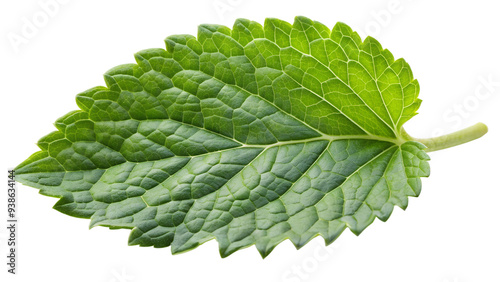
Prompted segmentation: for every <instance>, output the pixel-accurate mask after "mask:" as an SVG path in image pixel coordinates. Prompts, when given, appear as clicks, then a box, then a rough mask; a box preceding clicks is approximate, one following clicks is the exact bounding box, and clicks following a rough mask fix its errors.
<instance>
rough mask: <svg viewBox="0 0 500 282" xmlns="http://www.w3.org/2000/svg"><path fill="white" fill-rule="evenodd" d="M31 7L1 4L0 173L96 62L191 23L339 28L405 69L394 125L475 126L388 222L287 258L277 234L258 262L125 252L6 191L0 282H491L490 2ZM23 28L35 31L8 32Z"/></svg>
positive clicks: (208, 250) (42, 204) (26, 191)
mask: <svg viewBox="0 0 500 282" xmlns="http://www.w3.org/2000/svg"><path fill="white" fill-rule="evenodd" d="M46 2H50V1H49V0H41V1H40V2H39V1H33V0H24V1H2V3H1V4H0V22H1V24H0V35H1V37H0V45H1V54H0V56H1V58H0V59H1V60H0V62H1V63H0V66H1V67H0V80H1V92H2V93H1V97H2V98H1V103H0V105H1V107H2V110H1V111H0V114H1V119H0V120H1V122H2V127H1V130H2V138H1V140H2V141H1V142H2V144H1V146H0V148H1V150H2V155H1V162H2V164H1V166H0V168H1V169H2V170H4V172H3V173H4V174H6V170H7V168H8V167H12V166H15V165H17V164H18V163H20V162H21V161H23V160H24V159H25V158H27V157H28V156H29V155H30V154H31V153H33V152H35V151H36V150H37V147H36V145H35V142H36V141H37V140H38V139H39V138H40V137H42V136H43V135H45V134H47V133H49V132H51V131H53V130H55V128H54V127H53V125H52V123H53V122H54V121H55V120H56V119H57V118H58V117H60V116H62V115H64V114H66V113H67V112H68V111H70V110H75V109H77V106H76V103H75V101H74V98H75V95H76V94H77V93H79V92H81V91H83V90H86V89H88V88H90V87H93V86H97V85H103V84H104V81H103V79H102V74H103V73H104V72H105V71H106V70H107V69H109V68H111V67H113V66H116V65H119V64H123V63H133V62H134V61H133V53H134V52H136V51H138V50H141V49H145V48H152V47H164V45H163V39H164V38H165V37H166V36H168V35H172V34H179V33H188V34H196V27H197V25H198V24H201V23H218V24H224V25H227V26H232V23H233V22H234V20H235V19H236V18H248V19H252V20H255V21H258V22H260V23H263V21H264V19H265V18H266V17H276V18H280V19H283V20H287V21H293V19H294V16H296V15H304V16H307V17H310V18H312V19H313V20H317V21H320V22H322V23H324V24H326V25H327V26H329V27H333V26H334V24H335V23H336V22H337V21H342V22H345V23H347V24H349V25H350V26H351V27H352V28H353V29H354V30H357V31H359V32H360V33H361V34H363V37H364V36H365V35H366V34H369V35H372V36H374V37H375V38H377V39H378V40H379V41H380V42H381V43H382V45H383V46H384V47H385V48H388V49H389V50H391V51H392V53H393V54H394V56H395V57H396V58H399V57H404V58H405V59H406V60H407V61H408V62H409V64H410V65H411V67H412V70H413V73H414V76H415V77H416V78H417V79H418V80H419V82H420V85H421V93H420V98H421V99H422V100H423V103H422V106H421V107H420V110H419V113H420V114H419V115H418V116H416V117H415V118H413V119H412V120H411V121H410V122H408V123H407V124H406V125H405V128H406V130H407V131H408V132H409V133H410V134H411V135H413V136H417V137H430V136H436V135H437V134H441V133H447V132H451V131H456V130H458V129H460V128H463V127H466V126H469V125H472V124H474V123H476V122H479V121H482V122H484V123H486V124H487V125H488V126H489V129H490V132H489V133H488V134H487V135H486V136H485V137H483V138H482V139H480V140H477V141H475V142H472V143H468V144H465V145H462V146H459V147H455V148H452V149H448V150H444V151H439V152H433V153H431V158H432V161H431V170H432V172H431V176H430V178H428V179H423V191H422V194H421V195H420V197H419V198H411V199H410V203H409V207H408V209H407V210H406V211H402V210H401V209H399V208H395V210H394V213H393V215H392V216H391V218H390V219H389V220H388V222H386V223H382V222H380V221H378V220H376V221H375V222H374V224H372V225H371V226H370V227H369V228H367V230H366V231H365V232H363V234H362V235H361V236H359V237H356V236H354V235H353V234H352V233H351V232H349V231H346V232H344V234H343V235H342V236H341V238H340V239H339V240H337V241H336V242H334V243H333V244H332V245H330V246H328V247H325V246H324V243H323V240H322V239H321V238H316V239H314V240H313V241H312V242H310V243H309V244H308V245H306V246H305V247H303V248H302V249H301V250H298V251H297V250H295V248H294V247H293V246H292V244H291V243H290V242H289V241H286V242H284V243H282V244H280V245H279V246H278V247H276V249H275V250H274V251H273V252H272V253H271V255H269V256H268V257H267V258H266V259H265V260H263V259H261V257H260V255H259V254H258V252H257V251H256V250H255V248H254V247H250V248H247V249H245V250H241V251H238V252H236V253H235V254H233V255H231V256H230V257H228V258H225V259H221V258H220V257H219V253H218V248H217V244H216V242H215V241H211V242H208V243H206V244H204V245H202V246H201V247H199V248H197V249H195V250H193V251H190V252H187V253H185V254H181V255H175V256H172V255H171V254H170V249H169V248H163V249H154V248H140V247H137V246H134V247H128V246H127V238H128V234H129V231H128V230H108V229H107V228H103V227H96V228H94V229H92V230H89V229H88V224H89V220H86V219H76V218H72V217H69V216H67V215H64V214H62V213H59V212H57V211H55V210H53V209H52V205H53V204H54V203H55V202H56V201H57V199H55V198H49V197H45V196H42V195H39V194H38V193H37V192H38V191H37V190H36V189H33V188H29V187H24V186H20V187H19V195H18V200H19V205H20V208H19V213H18V217H19V219H20V222H19V224H20V228H19V234H18V238H19V252H18V257H19V265H18V272H19V274H18V275H17V276H13V275H8V274H7V273H6V266H5V263H4V262H5V261H6V259H5V256H6V255H7V249H6V242H5V239H6V236H7V232H6V231H7V230H6V229H5V228H3V227H2V228H1V229H0V238H1V242H0V244H1V245H0V253H1V254H0V255H1V257H2V259H1V260H0V261H1V262H2V263H1V265H2V266H1V267H0V273H1V276H0V277H2V278H0V280H1V281H54V282H57V281H105V282H111V281H115V282H135V281H137V282H138V281H179V280H181V281H186V280H187V281H198V280H202V281H219V282H223V281H235V280H237V281H324V280H328V281H346V282H366V281H384V282H392V281H394V282H396V281H397V282H400V281H410V282H416V281H426V282H434V281H435V282H446V281H447V282H466V281H482V282H490V281H492V282H493V281H500V273H499V271H498V267H499V265H500V240H499V238H500V228H499V222H500V221H499V218H500V204H499V198H500V185H499V182H498V176H499V173H500V170H499V161H498V160H500V150H499V141H498V140H499V137H500V133H499V131H500V119H499V117H500V104H499V97H498V96H499V94H500V69H499V65H500V52H499V50H500V44H499V43H500V37H499V27H500V17H498V11H499V8H500V6H499V5H498V4H496V3H497V1H424V0H421V1H417V0H414V1H404V0H393V1H392V0H383V1H373V0H366V1H314V0H308V1H272V0H265V1H260V0H259V1H255V0H254V1H250V0H204V1H201V0H200V1H189V0H184V1H164V0H163V1H160V0H156V1H153V0H143V1H124V0H113V1H77V0H66V1H65V3H64V4H63V1H62V0H61V1H60V3H59V4H57V9H55V6H54V7H52V9H51V10H50V11H49V12H50V15H48V16H47V11H45V10H44V8H42V6H43V5H40V3H46ZM56 3H57V2H56ZM44 15H45V16H44ZM27 22H30V23H33V24H36V26H35V27H36V30H31V32H30V33H26V30H25V34H24V35H23V32H22V31H23V29H26V26H27V25H29V24H28V23H27ZM15 36H18V37H16V38H17V40H18V41H17V44H16V43H14V44H13V43H12V40H11V39H12V38H13V37H15ZM19 37H22V38H24V39H19ZM19 40H21V43H19ZM488 80H490V83H484V81H488ZM487 85H489V87H486V86H487ZM2 179H5V182H6V178H5V177H4V178H2ZM5 187H6V184H5ZM2 191H3V190H2ZM5 194H6V192H1V193H0V196H1V200H0V201H1V205H0V207H1V210H0V215H1V216H0V218H1V219H2V222H5V220H6V212H5V211H6V200H5V198H6V195H5ZM1 226H4V223H2V224H1Z"/></svg>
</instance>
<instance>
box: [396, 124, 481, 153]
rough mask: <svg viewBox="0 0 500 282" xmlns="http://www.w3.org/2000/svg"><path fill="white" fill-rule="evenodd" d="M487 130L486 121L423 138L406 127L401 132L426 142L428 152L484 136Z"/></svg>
mask: <svg viewBox="0 0 500 282" xmlns="http://www.w3.org/2000/svg"><path fill="white" fill-rule="evenodd" d="M486 132H488V127H487V126H486V125H485V124H484V123H481V122H479V123H476V124H474V125H473V126H469V127H467V128H464V129H462V130H459V131H456V132H453V133H450V134H446V135H442V136H438V137H433V138H424V139H421V138H414V137H412V136H410V135H409V134H408V133H406V131H405V130H404V128H401V134H402V135H403V137H404V138H406V139H407V140H413V141H417V142H420V143H422V144H424V145H425V146H426V147H427V148H426V149H425V151H426V152H432V151H438V150H442V149H446V148H450V147H454V146H457V145H460V144H464V143H467V142H470V141H472V140H475V139H477V138H479V137H481V136H483V135H484V134H486Z"/></svg>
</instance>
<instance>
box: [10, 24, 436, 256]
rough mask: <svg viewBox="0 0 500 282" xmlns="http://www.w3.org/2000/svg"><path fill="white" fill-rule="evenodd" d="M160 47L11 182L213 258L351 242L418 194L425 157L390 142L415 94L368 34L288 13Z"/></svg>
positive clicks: (109, 82) (116, 80)
mask: <svg viewBox="0 0 500 282" xmlns="http://www.w3.org/2000/svg"><path fill="white" fill-rule="evenodd" d="M165 42H166V49H148V50H143V51H140V52H138V53H137V54H136V55H135V58H136V61H137V64H128V65H121V66H118V67H115V68H113V69H111V70H109V71H108V72H107V73H106V74H105V75H104V79H105V82H106V87H95V88H92V89H89V90H87V91H85V92H83V93H80V94H78V96H77V99H76V101H77V104H78V106H79V108H80V110H77V111H73V112H70V113H68V114H66V115H65V116H63V117H61V118H60V119H58V120H57V121H56V123H55V125H56V127H57V131H55V132H52V133H50V134H48V135H47V136H45V137H43V138H42V139H40V141H39V142H38V145H39V147H40V149H41V151H39V152H36V153H35V154H33V155H32V156H31V157H30V158H28V159H27V160H26V161H24V162H23V163H21V164H20V165H19V166H18V167H17V168H16V175H17V179H18V180H19V181H20V182H22V183H24V184H26V185H29V186H33V187H36V188H39V189H40V193H42V194H44V195H48V196H54V197H59V198H61V199H60V200H59V201H58V202H57V204H56V205H55V206H54V208H55V209H57V210H59V211H61V212H63V213H66V214H68V215H71V216H75V217H82V218H89V219H90V220H91V226H107V227H110V228H113V229H114V228H129V229H132V231H131V234H130V239H129V244H131V245H141V246H155V247H167V246H170V247H171V250H172V252H173V253H179V252H184V251H187V250H190V249H193V248H195V247H196V246H198V245H200V244H202V243H203V242H205V241H207V240H210V239H213V238H215V239H216V240H217V241H218V243H219V246H220V252H221V255H222V256H228V255H229V254H231V253H233V252H235V251H236V250H238V249H241V248H245V247H248V246H250V245H254V244H255V245H256V247H257V249H258V250H259V252H260V253H261V254H262V256H267V255H268V254H269V253H270V252H271V251H272V250H273V248H274V247H275V246H276V245H277V244H278V243H280V242H281V241H283V240H285V239H290V240H291V241H292V242H293V243H294V244H295V245H296V246H297V247H301V246H303V245H304V244H306V243H307V242H308V241H309V240H311V238H313V237H315V236H317V235H321V236H322V237H324V238H325V240H326V242H327V243H330V242H332V241H334V240H335V239H336V238H337V237H338V236H339V235H340V234H341V233H342V231H343V230H344V229H345V228H346V227H347V228H349V229H350V230H352V232H354V233H355V234H359V233H361V232H362V231H363V230H364V229H365V228H366V227H367V226H368V225H370V224H371V223H372V222H373V220H374V219H375V218H379V219H381V220H383V221H385V220H387V219H388V217H389V216H390V214H391V212H392V210H393V208H394V206H399V207H401V208H403V209H404V208H406V206H407V205H408V196H418V194H419V193H420V189H421V182H420V177H424V176H428V175H429V166H428V163H427V160H428V159H429V158H428V156H427V155H426V153H425V152H424V151H423V148H424V146H423V145H422V144H420V143H417V142H413V141H405V139H404V138H403V137H402V134H401V126H402V125H403V123H405V122H406V121H407V120H409V119H410V118H411V117H412V116H414V115H415V114H416V110H417V109H418V107H419V105H420V100H419V99H418V98H417V96H418V92H419V85H418V83H417V81H416V80H415V79H413V75H412V72H411V70H410V67H409V66H408V64H407V63H406V62H405V61H404V60H403V59H398V60H394V58H393V56H392V55H391V53H390V52H389V51H388V50H386V49H383V48H382V47H381V45H380V44H379V42H377V41H376V40H375V39H373V38H371V37H368V38H366V39H365V40H364V41H361V39H360V37H359V36H358V34H357V33H356V32H354V31H352V30H351V28H349V27H348V26H347V25H345V24H343V23H337V24H336V25H335V27H333V29H332V30H330V29H329V28H327V27H326V26H324V25H322V24H321V23H318V22H315V21H311V20H310V19H307V18H304V17H297V18H296V20H295V22H294V23H293V24H289V23H287V22H284V21H281V20H278V19H267V20H266V22H265V24H264V26H261V25H260V24H259V23H256V22H252V21H249V20H244V19H240V20H237V21H236V23H235V24H234V27H233V29H232V30H231V29H229V28H227V27H224V26H219V25H201V26H200V27H199V30H198V36H197V37H194V36H191V35H174V36H170V37H168V38H167V39H166V40H165Z"/></svg>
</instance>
